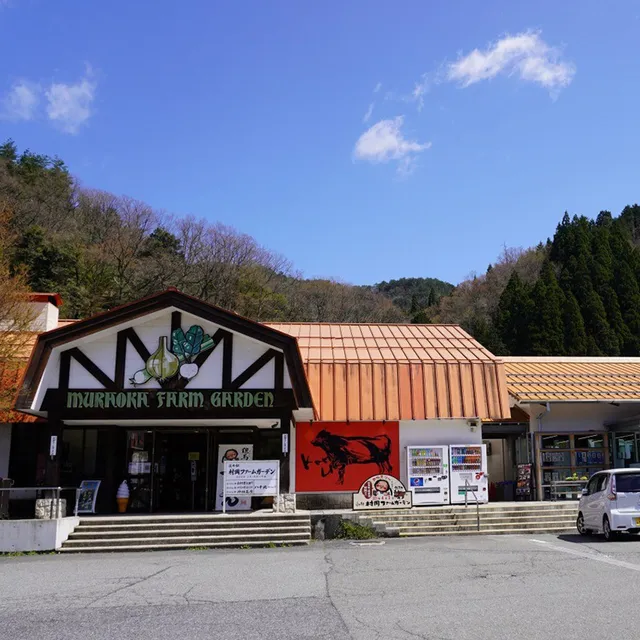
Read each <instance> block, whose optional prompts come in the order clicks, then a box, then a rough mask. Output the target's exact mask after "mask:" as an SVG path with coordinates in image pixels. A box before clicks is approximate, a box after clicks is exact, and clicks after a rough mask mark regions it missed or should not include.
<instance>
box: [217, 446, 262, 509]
mask: <svg viewBox="0 0 640 640" xmlns="http://www.w3.org/2000/svg"><path fill="white" fill-rule="evenodd" d="M237 460H241V461H246V460H253V445H252V444H221V445H220V446H219V447H218V478H217V482H216V511H223V508H222V507H223V504H222V503H223V496H224V463H225V462H234V461H237ZM224 503H225V504H224V510H227V509H228V510H229V511H248V510H250V509H251V497H248V498H247V497H246V496H239V495H234V494H233V493H231V492H229V491H227V495H226V499H224Z"/></svg>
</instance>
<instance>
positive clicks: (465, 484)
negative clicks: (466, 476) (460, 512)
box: [464, 480, 480, 531]
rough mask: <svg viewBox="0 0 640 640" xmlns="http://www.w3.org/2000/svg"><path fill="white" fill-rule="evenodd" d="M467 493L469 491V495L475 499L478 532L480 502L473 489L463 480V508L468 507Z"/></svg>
mask: <svg viewBox="0 0 640 640" xmlns="http://www.w3.org/2000/svg"><path fill="white" fill-rule="evenodd" d="M469 491H471V493H472V494H473V497H474V498H475V499H476V526H477V528H478V531H480V501H479V500H478V496H477V495H476V492H475V491H474V490H473V487H472V486H471V485H470V484H469V481H468V480H465V481H464V506H465V507H467V506H469V505H468V504H467V500H468V497H469Z"/></svg>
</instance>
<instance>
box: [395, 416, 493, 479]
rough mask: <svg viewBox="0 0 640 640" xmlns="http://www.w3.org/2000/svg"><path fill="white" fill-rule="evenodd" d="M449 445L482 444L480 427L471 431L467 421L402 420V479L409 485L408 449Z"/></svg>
mask: <svg viewBox="0 0 640 640" xmlns="http://www.w3.org/2000/svg"><path fill="white" fill-rule="evenodd" d="M438 444H441V445H445V444H446V445H449V444H482V428H481V426H480V425H478V426H477V427H476V430H475V431H471V428H470V426H469V423H468V422H467V420H456V419H451V420H401V421H400V479H401V480H402V482H403V483H404V484H405V485H406V484H407V447H409V446H414V447H415V446H429V445H438Z"/></svg>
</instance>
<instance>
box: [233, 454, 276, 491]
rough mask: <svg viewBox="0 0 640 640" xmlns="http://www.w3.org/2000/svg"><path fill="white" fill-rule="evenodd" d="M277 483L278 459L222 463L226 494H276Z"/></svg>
mask: <svg viewBox="0 0 640 640" xmlns="http://www.w3.org/2000/svg"><path fill="white" fill-rule="evenodd" d="M279 484H280V461H279V460H252V461H250V462H225V463H224V490H225V494H227V495H230V494H234V495H237V496H239V495H243V496H276V495H278V489H279Z"/></svg>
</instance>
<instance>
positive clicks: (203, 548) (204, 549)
mask: <svg viewBox="0 0 640 640" xmlns="http://www.w3.org/2000/svg"><path fill="white" fill-rule="evenodd" d="M208 548H209V547H188V548H187V551H206V550H207V549H208Z"/></svg>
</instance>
